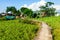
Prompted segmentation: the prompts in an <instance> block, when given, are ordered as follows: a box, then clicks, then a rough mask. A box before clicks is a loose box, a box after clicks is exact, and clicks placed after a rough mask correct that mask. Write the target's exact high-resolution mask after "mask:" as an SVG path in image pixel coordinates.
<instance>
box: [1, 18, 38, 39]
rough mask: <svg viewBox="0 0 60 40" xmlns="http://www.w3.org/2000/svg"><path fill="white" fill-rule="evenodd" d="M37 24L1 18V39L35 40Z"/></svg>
mask: <svg viewBox="0 0 60 40" xmlns="http://www.w3.org/2000/svg"><path fill="white" fill-rule="evenodd" d="M37 29H38V27H37V25H32V24H26V23H23V22H19V19H16V20H7V21H6V20H3V21H1V20H0V40H33V38H34V36H35V35H36V32H37V31H36V30H37Z"/></svg>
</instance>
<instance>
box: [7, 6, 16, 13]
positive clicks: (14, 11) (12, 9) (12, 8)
mask: <svg viewBox="0 0 60 40" xmlns="http://www.w3.org/2000/svg"><path fill="white" fill-rule="evenodd" d="M10 11H11V12H12V13H13V14H15V13H16V12H17V9H16V8H15V7H7V9H6V12H10Z"/></svg>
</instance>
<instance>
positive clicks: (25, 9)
mask: <svg viewBox="0 0 60 40" xmlns="http://www.w3.org/2000/svg"><path fill="white" fill-rule="evenodd" d="M20 10H21V12H22V13H23V14H24V15H25V16H29V17H31V15H32V14H33V11H32V10H31V9H28V8H25V7H22V8H21V9H20Z"/></svg>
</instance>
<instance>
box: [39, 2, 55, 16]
mask: <svg viewBox="0 0 60 40" xmlns="http://www.w3.org/2000/svg"><path fill="white" fill-rule="evenodd" d="M53 4H54V3H53V2H47V3H46V4H45V6H41V7H40V9H41V10H40V11H41V12H44V15H46V16H53V15H55V13H56V9H55V8H53V7H52V5H53Z"/></svg>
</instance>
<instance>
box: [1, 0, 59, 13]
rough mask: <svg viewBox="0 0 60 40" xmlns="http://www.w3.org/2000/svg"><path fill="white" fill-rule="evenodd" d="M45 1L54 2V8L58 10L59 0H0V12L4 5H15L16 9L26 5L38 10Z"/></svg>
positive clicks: (4, 9) (2, 10) (4, 8)
mask: <svg viewBox="0 0 60 40" xmlns="http://www.w3.org/2000/svg"><path fill="white" fill-rule="evenodd" d="M46 2H54V3H55V5H54V6H53V7H54V8H56V10H60V0H0V13H1V12H5V11H6V7H9V6H15V7H16V8H17V9H20V8H21V7H27V8H30V9H32V10H33V11H36V10H39V7H40V6H42V5H45V3H46Z"/></svg>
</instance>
